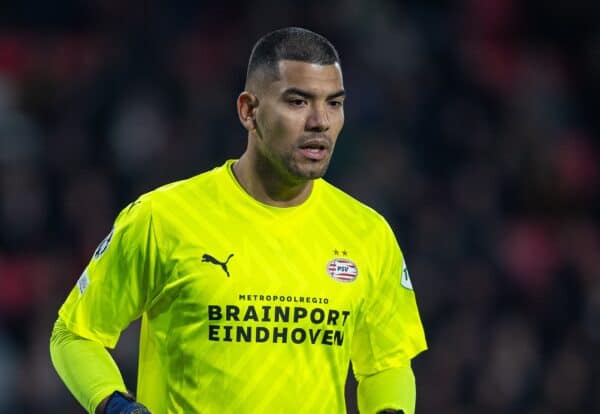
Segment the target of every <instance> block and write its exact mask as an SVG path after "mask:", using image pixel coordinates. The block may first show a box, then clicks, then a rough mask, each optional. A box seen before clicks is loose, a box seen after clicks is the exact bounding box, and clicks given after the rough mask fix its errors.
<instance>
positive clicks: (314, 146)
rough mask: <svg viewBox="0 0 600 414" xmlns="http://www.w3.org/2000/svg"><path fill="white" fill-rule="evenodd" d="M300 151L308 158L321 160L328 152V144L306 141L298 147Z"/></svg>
mask: <svg viewBox="0 0 600 414" xmlns="http://www.w3.org/2000/svg"><path fill="white" fill-rule="evenodd" d="M299 149H300V153H301V154H302V155H303V156H304V157H305V158H308V159H310V160H315V161H321V160H322V159H324V158H325V157H327V154H328V152H329V146H327V145H324V144H318V143H308V144H304V145H301V146H300V147H299Z"/></svg>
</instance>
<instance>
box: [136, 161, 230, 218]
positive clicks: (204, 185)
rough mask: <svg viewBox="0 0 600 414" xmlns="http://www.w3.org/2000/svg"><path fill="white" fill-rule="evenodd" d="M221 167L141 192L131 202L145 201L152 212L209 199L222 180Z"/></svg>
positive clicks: (181, 206)
mask: <svg viewBox="0 0 600 414" xmlns="http://www.w3.org/2000/svg"><path fill="white" fill-rule="evenodd" d="M222 168H223V167H216V168H214V169H212V170H209V171H206V172H202V173H200V174H198V175H195V176H193V177H189V178H186V179H182V180H178V181H174V182H171V183H167V184H164V185H162V186H160V187H158V188H155V189H154V190H152V191H149V192H147V193H145V194H142V195H141V196H140V197H139V198H138V199H137V200H136V201H134V202H133V203H132V204H135V203H147V204H149V205H151V208H152V211H153V213H154V212H158V213H160V212H161V211H162V210H169V209H172V208H174V207H178V208H185V206H186V205H187V204H193V205H198V204H201V203H204V202H207V201H210V200H211V199H213V198H214V196H215V194H216V192H217V191H218V188H219V182H220V181H222V175H223V174H222V171H221V170H222ZM171 212H172V211H171Z"/></svg>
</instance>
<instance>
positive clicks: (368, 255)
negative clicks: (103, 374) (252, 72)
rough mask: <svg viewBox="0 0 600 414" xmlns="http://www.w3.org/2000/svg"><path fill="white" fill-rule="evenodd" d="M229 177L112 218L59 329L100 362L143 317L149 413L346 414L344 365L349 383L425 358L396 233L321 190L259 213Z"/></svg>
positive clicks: (329, 189) (321, 184)
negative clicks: (93, 350) (91, 344)
mask: <svg viewBox="0 0 600 414" xmlns="http://www.w3.org/2000/svg"><path fill="white" fill-rule="evenodd" d="M234 162H235V161H234V160H230V161H228V162H226V163H225V164H224V165H223V166H220V167H217V168H215V169H213V170H211V171H208V172H206V173H203V174H200V175H198V176H195V177H193V178H190V179H187V180H184V181H180V182H176V183H173V184H169V185H166V186H164V187H161V188H159V189H157V190H154V191H152V192H150V193H147V194H145V195H143V196H141V197H140V198H139V199H138V200H136V201H135V202H133V203H131V204H130V205H129V206H127V207H126V208H125V209H123V210H122V211H121V213H120V214H119V216H118V217H117V219H116V221H115V223H114V227H113V229H112V231H111V232H110V234H109V235H108V236H107V237H106V239H105V240H103V241H102V242H101V243H100V245H99V246H98V248H97V249H96V251H95V252H94V255H93V257H92V259H91V260H90V263H89V264H88V266H87V267H86V269H85V270H84V272H83V273H82V275H81V277H80V278H79V280H78V282H77V285H76V286H75V287H74V289H73V290H72V292H71V293H70V294H69V296H68V298H67V300H66V302H65V303H64V304H63V306H62V307H61V309H60V311H59V315H60V318H61V319H62V320H63V321H64V323H65V324H66V326H67V327H68V328H69V329H70V330H71V331H73V332H74V333H75V334H77V335H79V336H81V337H84V338H88V339H91V340H94V341H97V342H100V343H102V344H103V345H104V346H106V347H108V348H113V347H115V345H116V344H117V341H118V339H119V334H120V332H121V331H122V330H124V329H125V328H126V327H127V326H128V325H129V324H130V322H131V321H133V320H135V319H137V318H140V317H141V318H142V324H141V336H140V350H139V371H138V384H137V397H138V400H139V401H140V402H141V403H143V404H144V405H146V406H147V407H148V408H149V409H150V411H151V412H152V413H153V414H161V413H227V412H231V413H254V412H256V413H262V412H270V413H279V412H281V413H283V412H286V413H287V412H295V413H344V412H345V400H344V384H345V379H346V373H347V369H348V363H349V360H352V363H353V367H354V371H355V375H356V377H357V378H358V380H359V381H360V380H361V379H362V378H364V377H366V376H370V375H373V374H376V373H378V372H381V371H384V370H387V369H390V368H395V367H399V366H406V364H407V362H408V361H409V360H410V359H411V358H413V357H414V356H415V355H417V354H418V353H419V352H421V351H423V350H424V349H426V347H427V345H426V341H425V336H424V332H423V328H422V325H421V321H420V317H419V313H418V309H417V305H416V301H415V294H414V291H413V289H412V285H411V282H410V277H409V274H408V271H407V269H406V264H405V263H404V259H403V256H402V253H401V251H400V248H399V246H398V244H397V242H396V239H395V237H394V234H393V232H392V231H391V229H390V227H389V226H388V224H387V223H386V221H385V220H384V219H383V218H382V217H381V216H380V215H379V214H377V213H376V212H375V211H374V210H372V209H370V208H369V207H366V206H365V205H363V204H361V203H360V202H358V201H356V200H355V199H353V198H352V197H350V196H349V195H347V194H345V193H344V192H342V191H341V190H339V189H337V188H335V187H334V186H332V185H331V184H329V183H327V182H326V181H325V180H323V179H317V180H315V181H314V184H313V188H312V192H311V194H310V196H309V197H308V199H307V200H306V201H305V202H303V203H302V204H300V205H298V206H295V207H287V208H281V207H274V206H269V205H266V204H263V203H261V202H259V201H257V200H255V199H254V198H252V197H251V196H250V195H249V194H248V193H246V192H245V190H244V189H243V188H242V187H241V186H240V185H239V183H238V182H237V180H236V178H235V176H234V175H233V171H232V165H233V163H234ZM86 369H90V370H93V361H90V366H89V367H86ZM107 395H108V394H107Z"/></svg>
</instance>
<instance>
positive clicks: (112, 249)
mask: <svg viewBox="0 0 600 414" xmlns="http://www.w3.org/2000/svg"><path fill="white" fill-rule="evenodd" d="M166 275H167V272H166V271H165V266H164V262H163V260H162V256H161V254H160V249H159V242H158V238H157V235H156V223H155V220H154V219H153V216H152V208H151V200H150V199H149V198H144V197H142V198H141V199H138V200H137V201H135V202H134V203H131V204H130V205H129V206H128V207H126V208H125V209H123V210H122V211H121V213H120V214H119V216H118V217H117V219H116V220H115V223H114V226H113V228H112V230H111V232H110V233H109V235H108V236H107V237H106V238H105V239H104V240H103V241H102V242H101V243H100V245H99V246H98V248H97V249H96V251H95V252H94V255H93V257H92V259H91V260H90V262H89V264H88V266H87V267H86V268H85V270H84V271H83V273H82V274H81V277H80V278H79V280H78V281H77V284H76V286H75V287H74V288H73V290H72V291H71V293H70V294H69V296H68V297H67V300H66V301H65V303H64V304H63V306H62V307H61V308H60V310H59V316H60V318H61V319H62V320H63V321H64V323H65V325H66V327H67V328H68V329H69V330H70V331H72V332H73V333H75V334H76V335H78V336H80V337H83V338H87V339H91V340H94V341H97V342H100V343H101V344H103V345H104V346H106V347H108V348H114V347H115V345H116V344H117V342H118V339H119V336H120V333H121V331H123V330H124V329H125V328H126V327H127V326H128V325H129V324H130V323H131V322H132V321H133V320H135V319H137V318H139V317H140V316H141V314H142V313H143V312H144V310H145V309H147V308H148V306H149V305H150V304H151V302H152V300H153V299H154V298H155V296H156V295H157V294H158V293H159V292H160V289H161V288H162V286H163V284H164V278H165V277H166Z"/></svg>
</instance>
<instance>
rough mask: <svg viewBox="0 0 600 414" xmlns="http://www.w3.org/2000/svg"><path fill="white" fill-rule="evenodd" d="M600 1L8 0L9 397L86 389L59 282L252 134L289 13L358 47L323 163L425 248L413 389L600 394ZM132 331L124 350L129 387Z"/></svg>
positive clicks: (1, 310)
mask: <svg viewBox="0 0 600 414" xmlns="http://www.w3.org/2000/svg"><path fill="white" fill-rule="evenodd" d="M598 11H599V7H598V2H597V1H591V0H590V1H580V0H572V1H562V0H546V1H541V0H483V1H479V0H461V1H454V2H444V1H417V0H414V1H384V0H379V1H376V0H372V1H362V0H340V1H326V0H321V1H317V0H315V1H284V0H280V1H264V0H256V1H249V2H237V1H231V0H225V1H220V2H207V1H192V0H187V1H166V0H165V1H139V0H138V1H121V0H88V1H76V0H68V1H67V0H63V1H41V0H21V1H7V2H3V3H2V5H0V412H2V413H58V412H60V413H80V412H82V410H81V409H80V408H79V407H78V406H77V404H76V403H75V402H74V400H73V398H72V397H71V396H70V394H68V392H67V391H66V389H65V388H64V386H63V385H62V383H60V382H59V380H58V378H57V376H56V374H55V372H54V370H53V368H52V367H51V364H50V361H49V355H48V338H49V334H50V330H51V327H52V323H53V321H54V319H55V317H56V311H57V309H58V307H59V305H60V304H61V302H62V301H63V300H64V298H65V297H66V294H67V292H68V291H69V290H70V289H71V287H72V286H73V285H74V282H75V280H76V279H77V278H78V276H79V274H80V272H81V270H82V269H83V267H84V266H85V264H86V262H87V261H88V258H89V257H90V255H91V253H92V252H93V250H94V248H95V247H96V245H97V243H98V242H99V241H100V240H102V238H103V237H104V236H105V235H106V233H107V232H108V231H109V229H110V227H111V223H112V220H113V218H114V217H115V215H116V213H117V211H118V210H119V209H120V208H122V207H123V206H125V205H126V204H127V203H128V202H129V201H131V200H133V199H135V198H136V197H137V196H138V195H139V194H141V193H142V192H145V191H148V190H150V189H152V188H154V187H156V186H158V185H160V184H163V183H166V182H168V181H172V180H177V179H180V178H184V177H187V176H190V175H194V174H197V173H199V172H201V171H204V170H206V169H209V168H212V167H213V166H215V165H218V164H220V163H222V162H223V161H224V160H225V159H228V158H233V157H236V156H237V155H239V154H240V153H241V152H242V150H243V148H244V146H245V134H244V130H243V129H242V127H241V126H240V125H239V123H238V120H237V116H236V112H235V106H234V102H235V99H236V97H237V94H238V93H239V92H240V91H241V90H242V86H243V80H244V73H245V65H246V62H247V59H248V56H249V52H250V49H251V47H252V44H253V43H254V41H255V40H256V39H257V38H258V37H259V36H260V35H262V34H264V33H266V32H267V31H270V30H272V29H276V28H279V27H283V26H288V25H299V26H304V27H307V28H310V29H312V30H315V31H318V32H321V33H323V34H324V35H326V36H327V37H329V38H330V39H331V40H332V41H333V42H334V44H335V45H336V46H337V47H338V49H339V51H340V54H341V57H342V63H343V69H344V75H345V86H346V88H347V91H348V100H347V106H346V111H347V113H346V118H347V123H346V127H345V130H344V131H343V132H342V136H341V141H340V142H339V145H338V148H337V151H336V154H335V156H334V160H333V164H332V167H331V169H330V172H329V173H328V178H329V180H331V181H332V182H334V183H335V184H337V185H339V186H341V187H342V188H343V189H345V190H346V191H348V192H349V193H351V194H353V195H355V196H356V197H358V198H359V199H361V200H363V201H365V202H367V203H368V204H370V205H372V206H373V207H375V208H376V209H378V210H379V211H381V212H382V213H384V214H385V215H386V217H388V219H389V220H390V222H391V223H392V225H393V228H394V230H395V232H396V234H397V237H398V239H399V241H400V244H401V246H402V247H403V250H404V252H405V255H406V257H407V262H408V265H409V269H410V271H411V275H412V279H413V284H414V285H415V287H416V290H417V295H418V296H417V297H418V300H419V304H420V309H421V312H422V317H423V320H424V324H425V327H426V331H427V334H428V339H429V345H430V348H431V349H430V350H429V351H428V352H427V353H425V354H423V355H422V356H421V357H419V358H417V360H416V361H415V363H414V367H415V371H416V375H417V381H418V404H417V412H418V413H423V414H429V413H435V414H437V413H445V414H459V413H460V414H475V413H477V414H480V413H486V414H488V413H491V414H494V413H499V414H500V413H511V414H562V413H598V412H600V393H599V392H598V390H600V358H598V356H597V355H598V353H597V352H598V349H599V343H600V233H599V230H600V229H599V222H598V209H599V207H600V203H599V202H600V185H599V178H600V177H599V174H600V170H599V169H600V157H599V154H598V140H597V137H598V134H599V132H600V130H599V128H600V117H599V116H598V104H597V101H598V97H599V91H600V25H599V24H598V22H599V17H600V14H599V13H598ZM136 341H137V339H136V333H135V329H131V330H129V331H127V333H126V334H125V335H124V336H123V338H122V340H121V342H120V344H119V347H118V349H117V350H116V351H115V353H114V354H115V356H116V358H117V359H118V361H119V363H120V365H121V367H122V369H123V372H124V375H125V377H126V379H127V383H128V385H129V386H130V387H132V388H133V387H134V386H135V369H136V347H137V343H136ZM316 375H318V374H316ZM351 388H352V386H351V385H350V386H349V390H350V391H349V394H352V390H351ZM352 399H353V398H352V396H350V400H352ZM349 412H355V408H354V407H353V406H352V404H350V407H349Z"/></svg>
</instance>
